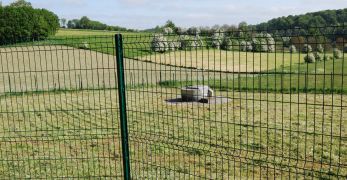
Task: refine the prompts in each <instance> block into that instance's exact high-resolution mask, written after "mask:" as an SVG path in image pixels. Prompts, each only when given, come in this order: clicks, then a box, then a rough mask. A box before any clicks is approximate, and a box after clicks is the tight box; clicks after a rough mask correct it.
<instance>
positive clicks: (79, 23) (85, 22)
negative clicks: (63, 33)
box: [60, 16, 134, 31]
mask: <svg viewBox="0 0 347 180" xmlns="http://www.w3.org/2000/svg"><path fill="white" fill-rule="evenodd" d="M60 21H61V25H62V27H67V28H70V29H92V30H108V31H134V30H133V29H127V28H124V27H120V26H109V25H107V24H104V23H101V22H99V21H94V20H91V19H89V18H88V17H87V16H83V17H81V19H72V20H69V21H68V22H67V24H66V19H61V20H60Z"/></svg>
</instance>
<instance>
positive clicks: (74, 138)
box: [0, 36, 123, 179]
mask: <svg viewBox="0 0 347 180" xmlns="http://www.w3.org/2000/svg"><path fill="white" fill-rule="evenodd" d="M114 52H115V43H114V36H107V37H106V36H100V37H80V38H50V39H48V40H38V41H25V40H20V41H19V40H18V41H14V42H13V43H12V44H7V45H3V46H1V47H0V65H1V72H0V123H1V125H0V126H1V128H0V147H1V148H0V178H1V179H7V178H10V179H25V178H31V179H45V178H48V179H52V178H69V179H73V178H121V177H123V174H122V164H121V157H122V155H121V150H120V146H121V145H120V133H119V132H120V131H119V123H118V116H119V113H118V109H119V106H118V94H117V90H116V88H117V83H116V82H117V81H116V62H115V53H114Z"/></svg>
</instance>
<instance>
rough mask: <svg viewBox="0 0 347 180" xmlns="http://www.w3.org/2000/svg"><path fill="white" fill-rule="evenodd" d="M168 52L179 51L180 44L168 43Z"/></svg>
mask: <svg viewBox="0 0 347 180" xmlns="http://www.w3.org/2000/svg"><path fill="white" fill-rule="evenodd" d="M167 44H168V50H170V51H176V50H177V49H179V48H180V44H181V43H179V42H177V41H176V42H175V41H172V42H168V43H167Z"/></svg>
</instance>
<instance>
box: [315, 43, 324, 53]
mask: <svg viewBox="0 0 347 180" xmlns="http://www.w3.org/2000/svg"><path fill="white" fill-rule="evenodd" d="M316 49H317V51H318V52H320V53H324V48H323V46H322V45H321V44H318V45H317V48H316Z"/></svg>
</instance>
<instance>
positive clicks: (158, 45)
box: [151, 34, 169, 52]
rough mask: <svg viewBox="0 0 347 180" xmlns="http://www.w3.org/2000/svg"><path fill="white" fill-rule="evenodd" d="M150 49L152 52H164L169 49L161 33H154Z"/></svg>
mask: <svg viewBox="0 0 347 180" xmlns="http://www.w3.org/2000/svg"><path fill="white" fill-rule="evenodd" d="M151 49H152V51H154V52H165V51H168V50H169V44H168V41H167V38H166V37H165V36H164V35H163V34H155V35H154V37H153V39H152V42H151Z"/></svg>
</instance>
